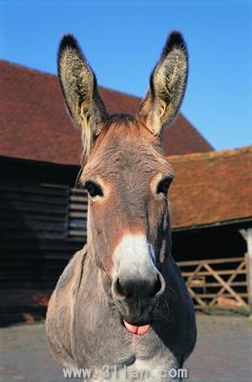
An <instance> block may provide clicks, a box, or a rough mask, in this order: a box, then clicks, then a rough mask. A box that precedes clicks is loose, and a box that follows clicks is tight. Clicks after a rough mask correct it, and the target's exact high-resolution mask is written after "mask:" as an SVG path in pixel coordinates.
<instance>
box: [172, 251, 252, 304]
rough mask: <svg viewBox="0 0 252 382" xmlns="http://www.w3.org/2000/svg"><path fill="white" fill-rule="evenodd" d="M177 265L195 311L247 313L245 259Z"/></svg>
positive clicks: (184, 262)
mask: <svg viewBox="0 0 252 382" xmlns="http://www.w3.org/2000/svg"><path fill="white" fill-rule="evenodd" d="M178 266H179V267H180V269H181V271H182V274H183V277H184V279H185V281H186V285H187V288H188V290H189V293H190V295H191V297H192V298H193V301H194V303H195V307H196V308H197V309H203V310H208V309H216V308H228V309H235V310H245V311H249V303H248V290H247V273H248V269H247V258H246V256H245V257H233V258H226V259H211V260H197V261H182V262H179V263H178Z"/></svg>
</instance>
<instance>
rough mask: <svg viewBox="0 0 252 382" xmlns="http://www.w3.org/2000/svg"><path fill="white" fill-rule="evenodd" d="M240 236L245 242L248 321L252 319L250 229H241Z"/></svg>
mask: <svg viewBox="0 0 252 382" xmlns="http://www.w3.org/2000/svg"><path fill="white" fill-rule="evenodd" d="M240 234H241V235H242V236H243V238H244V239H245V240H246V242H247V253H246V255H245V256H246V265H247V285H248V304H249V310H250V319H252V228H248V229H241V230H240Z"/></svg>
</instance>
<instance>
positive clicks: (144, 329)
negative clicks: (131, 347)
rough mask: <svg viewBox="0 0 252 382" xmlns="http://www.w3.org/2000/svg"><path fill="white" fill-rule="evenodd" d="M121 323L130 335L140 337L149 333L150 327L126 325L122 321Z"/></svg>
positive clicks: (126, 323)
mask: <svg viewBox="0 0 252 382" xmlns="http://www.w3.org/2000/svg"><path fill="white" fill-rule="evenodd" d="M123 323H124V325H125V328H126V329H127V330H128V331H129V332H130V333H133V334H138V335H140V336H141V335H143V334H146V333H147V332H148V331H149V329H150V325H142V326H136V325H131V324H130V323H128V322H127V321H125V320H123Z"/></svg>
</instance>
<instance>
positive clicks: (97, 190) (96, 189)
mask: <svg viewBox="0 0 252 382" xmlns="http://www.w3.org/2000/svg"><path fill="white" fill-rule="evenodd" d="M84 188H85V190H87V192H88V193H89V195H90V196H92V198H94V197H95V196H103V192H102V189H101V186H99V184H97V183H95V182H93V181H91V180H88V181H87V182H86V183H85V184H84Z"/></svg>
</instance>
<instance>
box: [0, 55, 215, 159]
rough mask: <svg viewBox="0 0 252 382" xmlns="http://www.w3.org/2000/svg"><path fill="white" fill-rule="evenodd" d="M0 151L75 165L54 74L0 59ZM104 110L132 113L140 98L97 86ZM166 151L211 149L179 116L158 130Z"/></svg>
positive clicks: (76, 138)
mask: <svg viewBox="0 0 252 382" xmlns="http://www.w3.org/2000/svg"><path fill="white" fill-rule="evenodd" d="M0 72H1V78H0V97H1V103H0V155H2V156H9V157H17V158H25V159H34V160H42V161H49V162H54V163H66V164H78V163H79V157H80V151H81V147H80V132H79V130H78V129H75V128H73V126H72V124H71V122H70V119H69V117H68V116H67V113H66V110H65V106H64V103H63V99H62V96H61V92H60V87H59V84H58V80H57V78H56V76H54V75H50V74H45V73H41V72H39V71H36V70H32V69H28V68H25V67H22V66H19V65H16V64H12V63H9V62H7V61H0ZM100 92H101V95H102V97H103V99H104V101H105V104H106V106H107V108H108V111H109V112H110V113H115V112H119V113H129V114H134V113H135V112H136V111H137V109H138V105H139V102H140V98H138V97H134V96H131V95H127V94H124V93H120V92H117V91H113V90H110V89H105V88H102V87H101V88H100ZM163 140H164V146H165V151H166V153H169V154H185V153H191V152H204V151H209V150H212V147H211V145H209V144H208V143H207V142H206V140H205V139H204V138H203V137H202V136H201V135H200V134H199V133H198V131H197V130H196V129H195V128H194V127H193V126H192V125H191V124H190V123H189V122H188V121H187V120H186V118H185V117H184V116H183V115H181V114H180V115H179V116H178V118H177V119H176V121H175V122H174V123H173V125H171V126H170V127H169V128H167V129H166V131H165V133H164V137H163Z"/></svg>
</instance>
